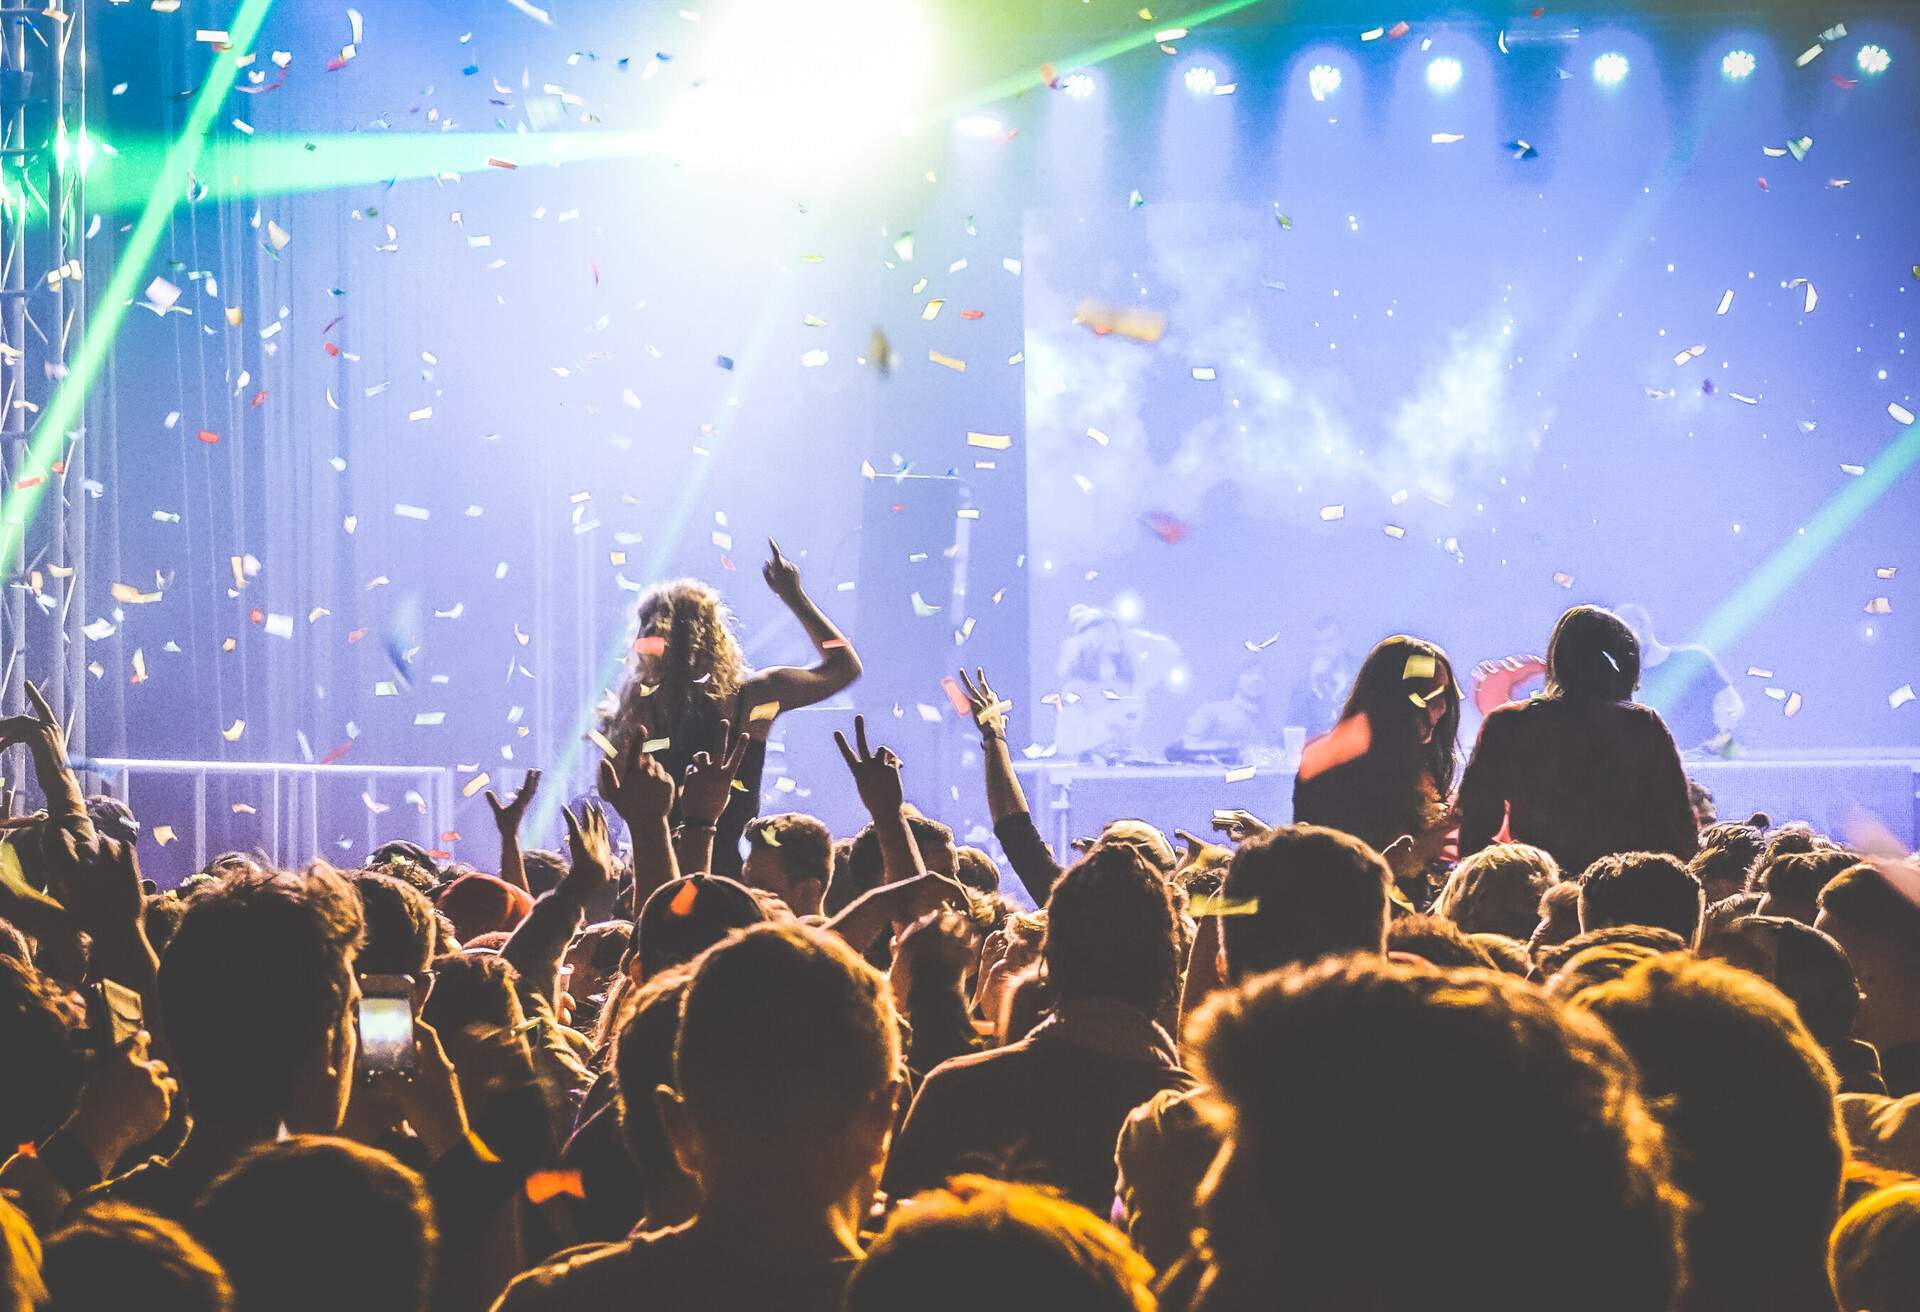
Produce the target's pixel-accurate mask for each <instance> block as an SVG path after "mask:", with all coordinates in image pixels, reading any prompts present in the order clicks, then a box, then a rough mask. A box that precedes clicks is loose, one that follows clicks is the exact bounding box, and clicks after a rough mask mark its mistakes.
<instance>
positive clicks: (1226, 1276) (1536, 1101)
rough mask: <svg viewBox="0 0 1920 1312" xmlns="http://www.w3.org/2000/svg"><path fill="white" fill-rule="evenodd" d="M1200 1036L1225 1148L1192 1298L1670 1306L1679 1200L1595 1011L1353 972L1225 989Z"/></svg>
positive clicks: (1269, 979) (1196, 1043)
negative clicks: (1525, 1176)
mask: <svg viewBox="0 0 1920 1312" xmlns="http://www.w3.org/2000/svg"><path fill="white" fill-rule="evenodd" d="M1188 1036H1189V1043H1190V1045H1191V1047H1192V1048H1193V1050H1194V1051H1195V1052H1196V1053H1197V1055H1198V1063H1199V1066H1200V1070H1201V1072H1202V1074H1203V1076H1204V1078H1205V1080H1206V1082H1207V1085H1208V1088H1209V1089H1210V1090H1211V1092H1210V1094H1209V1097H1210V1098H1211V1099H1212V1100H1213V1101H1214V1102H1215V1104H1216V1106H1217V1108H1218V1113H1217V1114H1218V1115H1219V1116H1220V1118H1221V1120H1222V1123H1223V1125H1224V1126H1225V1129H1226V1134H1227V1146H1226V1147H1225V1148H1224V1149H1223V1150H1222V1152H1221V1154H1220V1156H1219V1159H1218V1160H1217V1161H1215V1163H1214V1164H1213V1168H1212V1170H1211V1171H1210V1172H1209V1173H1208V1176H1207V1179H1206V1183H1205V1185H1204V1187H1203V1190H1202V1197H1201V1205H1202V1210H1203V1214H1204V1216H1205V1231H1204V1236H1203V1238H1202V1243H1201V1247H1200V1249H1199V1252H1200V1254H1201V1259H1200V1260H1199V1261H1198V1262H1197V1263H1196V1264H1195V1265H1196V1266H1197V1268H1198V1291H1197V1294H1196V1295H1195V1296H1194V1298H1193V1299H1192V1301H1191V1302H1190V1303H1188V1304H1187V1306H1189V1307H1191V1308H1194V1309H1199V1310H1201V1312H1241V1310H1242V1309H1246V1310H1247V1312H1253V1310H1254V1309H1268V1308H1274V1307H1299V1308H1367V1309H1369V1312H1426V1310H1427V1309H1431V1308H1442V1307H1444V1308H1454V1307H1459V1308H1466V1307H1471V1308H1476V1309H1480V1310H1481V1312H1533V1309H1536V1308H1538V1307H1540V1306H1541V1304H1542V1300H1543V1298H1544V1299H1547V1300H1548V1301H1550V1302H1551V1303H1552V1305H1553V1306H1554V1307H1555V1308H1556V1309H1560V1312H1667V1309H1669V1308H1670V1307H1671V1305H1672V1300H1673V1297H1674V1294H1675V1291H1676V1289H1677V1288H1678V1286H1679V1284H1680V1279H1681V1275H1682V1273H1681V1270H1680V1267H1679V1253H1680V1249H1679V1245H1678V1236H1679V1224H1680V1218H1681V1215H1682V1214H1683V1212H1684V1209H1685V1197H1684V1194H1683V1193H1682V1192H1681V1190H1680V1189H1679V1188H1678V1187H1677V1186H1676V1185H1675V1183H1674V1182H1673V1180H1672V1179H1671V1177H1670V1175H1669V1168H1668V1156H1667V1153H1666V1152H1665V1149H1664V1142H1663V1135H1662V1131H1661V1128H1660V1126H1659V1124H1658V1123H1657V1122H1656V1121H1655V1120H1654V1119H1653V1117H1652V1115H1651V1114H1650V1113H1649V1109H1648V1108H1647V1106H1646V1104H1645V1103H1644V1102H1643V1101H1642V1099H1641V1096H1640V1093H1639V1089H1638V1086H1637V1083H1636V1081H1635V1079H1634V1075H1633V1069H1632V1066H1631V1065H1630V1064H1629V1062H1628V1060H1627V1058H1626V1057H1625V1056H1624V1055H1623V1054H1622V1052H1621V1050H1620V1047H1619V1045H1618V1044H1617V1043H1616V1042H1615V1041H1614V1040H1613V1038H1612V1037H1611V1036H1610V1035H1609V1034H1608V1033H1607V1030H1606V1027H1605V1026H1603V1025H1601V1024H1599V1023H1598V1022H1596V1021H1594V1020H1593V1019H1591V1018H1589V1017H1585V1016H1581V1015H1578V1014H1575V1013H1570V1012H1568V1011H1566V1010H1564V1009H1562V1008H1560V1007H1558V1006H1556V1005H1555V1004H1554V1003H1552V1002H1551V1001H1549V1000H1548V999H1547V998H1545V997H1543V996H1541V995H1540V993H1539V992H1538V991H1537V990H1535V989H1533V988H1532V987H1531V986H1529V985H1527V984H1525V983H1523V982H1521V981H1519V980H1516V979H1513V978H1512V977H1510V976H1506V975H1499V974H1494V973H1491V972H1487V971H1478V970H1447V971H1443V970H1434V969H1430V968H1425V967H1413V966H1404V965H1399V964H1392V963H1387V962H1382V961H1378V960H1370V959H1368V958H1366V957H1353V958H1347V959H1335V960H1329V961H1325V962H1322V963H1321V964H1320V965H1318V966H1314V967H1308V968H1304V969H1292V970H1285V971H1276V972H1273V973H1270V974H1266V975H1261V976H1258V977H1256V978H1254V979H1252V980H1249V981H1247V982H1246V983H1244V984H1243V985H1241V986H1240V987H1239V988H1237V989H1233V990H1229V991H1226V992H1222V993H1217V994H1215V995H1214V996H1213V997H1212V998H1210V999H1208V1001H1207V1002H1206V1004H1205V1005H1204V1006H1203V1007H1202V1008H1201V1009H1200V1011H1199V1013H1198V1014H1197V1015H1195V1016H1194V1017H1193V1019H1192V1020H1191V1022H1190V1023H1189V1026H1188ZM1491 1163H1509V1164H1515V1165H1517V1164H1519V1163H1525V1167H1524V1169H1525V1171H1526V1172H1528V1173H1530V1174H1534V1175H1537V1177H1538V1178H1540V1179H1542V1180H1551V1181H1552V1182H1553V1183H1552V1190H1551V1192H1552V1202H1551V1205H1548V1206H1543V1205H1542V1203H1541V1200H1540V1198H1539V1196H1538V1195H1536V1194H1535V1193H1534V1192H1533V1191H1531V1190H1528V1189H1523V1188H1516V1187H1515V1186H1514V1181H1513V1179H1512V1178H1511V1176H1510V1175H1509V1174H1508V1173H1507V1172H1505V1171H1502V1170H1499V1169H1489V1164H1491ZM1601 1235H1604V1236H1605V1242H1604V1248H1605V1260H1604V1261H1596V1260H1594V1259H1595V1249H1594V1242H1595V1237H1596V1236H1601ZM1181 1275H1182V1272H1180V1271H1176V1272H1173V1273H1170V1274H1169V1277H1168V1281H1167V1284H1168V1286H1169V1287H1171V1286H1173V1285H1174V1284H1176V1283H1177V1280H1178V1278H1179V1277H1180V1276H1181ZM1546 1291H1551V1292H1550V1293H1548V1292H1546Z"/></svg>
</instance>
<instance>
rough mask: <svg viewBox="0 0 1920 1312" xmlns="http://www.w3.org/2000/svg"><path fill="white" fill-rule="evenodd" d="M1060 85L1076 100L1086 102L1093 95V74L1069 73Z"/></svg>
mask: <svg viewBox="0 0 1920 1312" xmlns="http://www.w3.org/2000/svg"><path fill="white" fill-rule="evenodd" d="M1060 85H1061V87H1062V89H1064V90H1065V91H1066V93H1067V94H1068V95H1070V96H1072V97H1073V98H1074V99H1075V100H1085V99H1086V98H1087V97H1088V96H1090V95H1092V94H1093V89H1094V88H1093V74H1091V73H1069V74H1067V76H1066V79H1065V81H1063V82H1062V83H1061V84H1060Z"/></svg>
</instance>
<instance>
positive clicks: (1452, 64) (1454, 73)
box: [1427, 59, 1462, 91]
mask: <svg viewBox="0 0 1920 1312" xmlns="http://www.w3.org/2000/svg"><path fill="white" fill-rule="evenodd" d="M1461 72H1462V69H1461V67H1460V61H1459V60H1457V59H1436V60H1434V61H1433V62H1432V63H1431V64H1428V65H1427V85H1428V86H1429V87H1431V88H1433V89H1434V90H1435V91H1451V90H1453V89H1454V88H1455V87H1457V86H1459V85H1460V75H1461Z"/></svg>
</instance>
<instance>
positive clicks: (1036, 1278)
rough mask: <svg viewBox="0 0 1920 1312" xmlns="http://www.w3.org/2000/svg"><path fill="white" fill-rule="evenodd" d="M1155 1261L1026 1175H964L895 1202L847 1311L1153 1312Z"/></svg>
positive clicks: (859, 1271)
mask: <svg viewBox="0 0 1920 1312" xmlns="http://www.w3.org/2000/svg"><path fill="white" fill-rule="evenodd" d="M1152 1288H1153V1268H1152V1267H1151V1266H1149V1265H1148V1264H1147V1261H1146V1259H1145V1258H1143V1257H1141V1256H1140V1255H1139V1254H1138V1253H1136V1252H1134V1251H1133V1249H1132V1248H1131V1247H1130V1246H1129V1245H1128V1244H1127V1241H1126V1238H1125V1236H1123V1235H1122V1234H1121V1233H1120V1232H1119V1231H1117V1230H1115V1229H1114V1228H1113V1227H1112V1226H1111V1225H1109V1224H1107V1222H1105V1221H1103V1220H1101V1219H1100V1218H1099V1217H1097V1216H1095V1215H1094V1214H1093V1213H1091V1212H1089V1211H1087V1210H1086V1209H1085V1208H1084V1207H1081V1206H1080V1205H1078V1204H1077V1203H1072V1202H1069V1201H1067V1200H1066V1199H1064V1198H1061V1197H1059V1196H1058V1195H1056V1194H1053V1193H1051V1192H1048V1191H1046V1190H1043V1189H1037V1188H1035V1187H1033V1186H1032V1185H1025V1184H1011V1183H1008V1182H1007V1181H1005V1180H992V1179H988V1178H987V1177H985V1176H979V1175H962V1176H957V1177H955V1178H954V1179H952V1180H949V1181H948V1182H947V1184H946V1186H945V1187H944V1188H940V1189H935V1190H931V1191H929V1192H927V1193H923V1194H918V1195H916V1196H915V1197H914V1198H913V1200H912V1202H911V1203H910V1205H908V1206H905V1207H900V1208H897V1209H895V1210H894V1212H893V1213H892V1215H891V1216H890V1217H889V1218H888V1220H887V1228H886V1229H885V1230H884V1231H883V1232H882V1233H881V1235H880V1237H879V1238H878V1239H876V1240H875V1241H874V1243H873V1246H872V1247H871V1248H870V1249H868V1250H867V1257H866V1260H865V1261H864V1262H862V1263H861V1264H860V1265H859V1267H858V1268H856V1269H855V1271H854V1273H853V1280H852V1282H851V1283H850V1284H849V1285H848V1286H847V1301H846V1308H847V1312H896V1310H897V1309H904V1308H912V1309H914V1312H977V1310H978V1309H981V1308H987V1307H996V1306H1015V1307H1031V1308H1062V1309H1067V1308H1070V1309H1073V1312H1152V1310H1153V1308H1154V1306H1155V1303H1154V1298H1153V1293H1152Z"/></svg>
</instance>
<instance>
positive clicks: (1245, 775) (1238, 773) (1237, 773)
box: [1227, 765, 1259, 784]
mask: <svg viewBox="0 0 1920 1312" xmlns="http://www.w3.org/2000/svg"><path fill="white" fill-rule="evenodd" d="M1258 772H1259V767H1258V766H1253V765H1243V766H1241V767H1240V768H1239V769H1237V770H1229V771H1227V782H1228V783H1230V784H1243V783H1245V782H1246V781H1247V780H1249V779H1251V778H1253V776H1254V775H1255V774H1256V773H1258Z"/></svg>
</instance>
